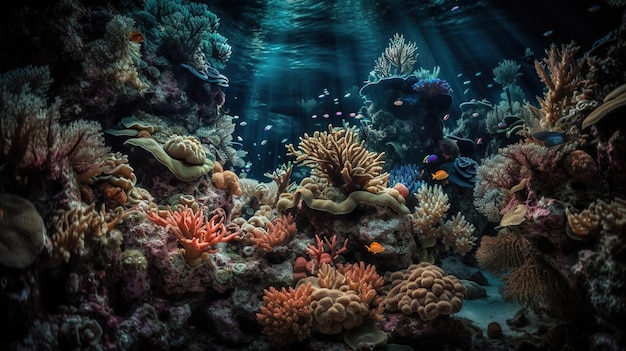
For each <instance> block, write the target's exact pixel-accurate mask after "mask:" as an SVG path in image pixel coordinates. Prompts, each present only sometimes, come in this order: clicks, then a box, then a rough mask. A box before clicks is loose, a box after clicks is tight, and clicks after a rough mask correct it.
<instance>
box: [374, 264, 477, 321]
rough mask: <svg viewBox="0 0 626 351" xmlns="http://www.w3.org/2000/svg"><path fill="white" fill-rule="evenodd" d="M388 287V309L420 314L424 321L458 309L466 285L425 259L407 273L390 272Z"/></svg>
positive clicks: (386, 307) (411, 267) (465, 292)
mask: <svg viewBox="0 0 626 351" xmlns="http://www.w3.org/2000/svg"><path fill="white" fill-rule="evenodd" d="M390 278H391V279H392V283H391V286H392V288H391V290H390V291H389V293H388V294H387V297H386V299H385V301H384V304H385V309H386V310H387V311H391V312H393V311H401V312H402V313H404V314H406V315H411V314H414V313H417V314H419V316H420V318H421V319H422V320H424V321H429V320H433V319H435V318H437V317H439V316H440V315H448V314H451V313H455V312H458V311H460V310H461V307H462V306H463V298H464V297H465V295H466V294H467V288H466V287H465V286H463V283H461V281H460V280H459V279H458V278H457V277H455V276H453V275H446V276H444V272H443V270H442V269H441V268H439V267H437V266H435V265H433V264H430V263H426V262H422V263H420V264H417V265H411V266H409V268H407V269H406V272H402V271H401V272H395V273H393V274H391V276H390Z"/></svg>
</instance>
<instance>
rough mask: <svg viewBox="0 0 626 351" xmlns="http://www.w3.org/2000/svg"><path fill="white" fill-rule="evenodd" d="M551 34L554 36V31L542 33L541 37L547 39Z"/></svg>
mask: <svg viewBox="0 0 626 351" xmlns="http://www.w3.org/2000/svg"><path fill="white" fill-rule="evenodd" d="M552 34H554V31H553V30H547V31H545V32H543V36H544V37H549V36H551V35H552Z"/></svg>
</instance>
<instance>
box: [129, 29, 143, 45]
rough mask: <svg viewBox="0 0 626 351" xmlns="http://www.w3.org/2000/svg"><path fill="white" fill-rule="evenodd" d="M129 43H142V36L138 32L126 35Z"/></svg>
mask: <svg viewBox="0 0 626 351" xmlns="http://www.w3.org/2000/svg"><path fill="white" fill-rule="evenodd" d="M128 36H129V38H130V41H133V42H135V43H143V34H142V33H141V32H140V31H136V30H135V31H132V32H130V33H129V34H128Z"/></svg>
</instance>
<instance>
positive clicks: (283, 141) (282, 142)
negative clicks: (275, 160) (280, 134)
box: [280, 138, 289, 144]
mask: <svg viewBox="0 0 626 351" xmlns="http://www.w3.org/2000/svg"><path fill="white" fill-rule="evenodd" d="M288 141H289V139H287V138H285V139H283V140H281V141H280V142H281V144H284V143H286V142H288Z"/></svg>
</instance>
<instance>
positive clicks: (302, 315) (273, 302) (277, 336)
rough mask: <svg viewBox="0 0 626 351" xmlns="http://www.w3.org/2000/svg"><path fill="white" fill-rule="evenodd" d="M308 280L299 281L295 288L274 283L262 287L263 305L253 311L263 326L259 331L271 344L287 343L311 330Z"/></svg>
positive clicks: (304, 337)
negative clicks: (267, 287)
mask: <svg viewBox="0 0 626 351" xmlns="http://www.w3.org/2000/svg"><path fill="white" fill-rule="evenodd" d="M312 291H313V286H312V285H311V284H302V285H300V286H298V287H297V288H296V289H294V288H292V287H289V289H288V290H287V289H285V288H282V289H280V290H276V289H275V288H273V287H270V288H269V289H265V290H264V291H263V293H264V294H263V306H261V310H260V311H259V313H257V314H256V317H257V321H259V323H260V324H261V325H262V326H263V329H262V330H261V331H262V333H263V334H264V335H265V336H266V337H267V339H268V341H269V342H270V343H272V344H274V345H286V344H290V343H292V342H295V341H303V340H305V339H306V338H308V337H309V336H311V334H312V329H311V323H312V318H311V312H310V311H309V303H310V301H311V292H312Z"/></svg>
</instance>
